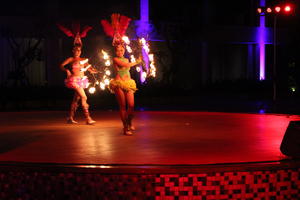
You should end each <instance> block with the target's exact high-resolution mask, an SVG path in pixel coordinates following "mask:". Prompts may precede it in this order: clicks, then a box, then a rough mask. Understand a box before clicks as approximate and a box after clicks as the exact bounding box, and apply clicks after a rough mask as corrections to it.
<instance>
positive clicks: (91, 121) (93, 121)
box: [86, 118, 96, 125]
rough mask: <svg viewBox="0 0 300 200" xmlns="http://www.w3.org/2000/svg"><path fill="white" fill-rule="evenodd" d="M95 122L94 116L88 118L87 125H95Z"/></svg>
mask: <svg viewBox="0 0 300 200" xmlns="http://www.w3.org/2000/svg"><path fill="white" fill-rule="evenodd" d="M95 123H96V121H95V120H93V119H92V118H88V119H87V120H86V124H87V125H93V124H95Z"/></svg>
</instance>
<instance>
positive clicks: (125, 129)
mask: <svg viewBox="0 0 300 200" xmlns="http://www.w3.org/2000/svg"><path fill="white" fill-rule="evenodd" d="M123 130H124V135H128V136H130V135H132V134H133V133H132V132H131V131H130V130H129V129H128V128H124V129H123Z"/></svg>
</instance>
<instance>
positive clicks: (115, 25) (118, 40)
mask: <svg viewBox="0 0 300 200" xmlns="http://www.w3.org/2000/svg"><path fill="white" fill-rule="evenodd" d="M130 21H131V19H130V18H129V17H126V16H124V15H120V14H118V13H113V14H112V15H111V24H110V23H109V22H108V21H107V20H105V19H103V20H101V25H102V27H103V30H104V32H105V34H106V35H108V36H110V37H112V38H113V43H112V44H113V46H116V45H117V44H122V43H123V41H122V37H123V36H124V35H125V32H126V30H127V27H128V25H129V23H130Z"/></svg>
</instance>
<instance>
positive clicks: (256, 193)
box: [0, 160, 300, 200]
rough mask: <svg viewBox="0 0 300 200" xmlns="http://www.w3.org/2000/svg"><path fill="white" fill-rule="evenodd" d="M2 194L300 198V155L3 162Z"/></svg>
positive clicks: (90, 197)
mask: <svg viewBox="0 0 300 200" xmlns="http://www.w3.org/2000/svg"><path fill="white" fill-rule="evenodd" d="M0 199H22V200H26V199H28V200H29V199H30V200H31V199H53V200H54V199H55V200H57V199H72V200H73V199H74V200H79V199H80V200H81V199H88V200H93V199H109V200H111V199H130V200H132V199H155V200H158V199H172V200H173V199H174V200H175V199H183V200H185V199H189V200H190V199H199V200H200V199H202V200H204V199H205V200H208V199H215V200H217V199H218V200H221V199H224V200H225V199H249V200H250V199H251V200H267V199H270V200H275V199H276V200H277V199H289V200H290V199H295V200H297V199H300V161H299V160H282V161H277V162H266V163H235V164H234V163H233V164H216V165H198V166H196V165H176V166H175V165H174V166H163V165H85V164H82V165H77V164H55V163H8V162H1V163H0Z"/></svg>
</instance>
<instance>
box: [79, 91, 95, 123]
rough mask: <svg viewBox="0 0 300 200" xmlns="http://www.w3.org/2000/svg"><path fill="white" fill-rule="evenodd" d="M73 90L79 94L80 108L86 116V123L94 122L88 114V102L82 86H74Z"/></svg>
mask: <svg viewBox="0 0 300 200" xmlns="http://www.w3.org/2000/svg"><path fill="white" fill-rule="evenodd" d="M75 91H76V92H77V94H78V95H79V96H80V99H81V106H82V109H83V113H84V116H85V118H86V123H87V124H89V125H91V124H94V123H95V122H96V121H94V120H93V119H92V118H91V116H90V113H89V104H88V103H87V96H86V94H85V92H84V89H83V88H76V89H75Z"/></svg>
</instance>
